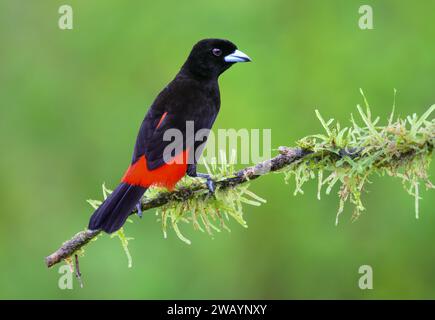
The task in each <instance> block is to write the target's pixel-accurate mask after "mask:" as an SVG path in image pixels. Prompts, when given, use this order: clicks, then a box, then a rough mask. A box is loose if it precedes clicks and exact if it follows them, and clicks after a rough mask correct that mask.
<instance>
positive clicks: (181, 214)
mask: <svg viewBox="0 0 435 320" xmlns="http://www.w3.org/2000/svg"><path fill="white" fill-rule="evenodd" d="M361 93H362V96H363V98H364V104H365V108H364V109H363V108H362V107H361V106H357V110H358V113H359V118H360V120H359V121H356V120H355V118H354V117H353V115H352V116H351V122H350V126H348V127H341V126H340V124H339V123H338V122H335V121H334V120H333V119H330V120H327V121H326V120H324V118H323V117H322V116H321V115H320V113H319V112H318V111H317V110H316V115H317V117H318V119H319V121H320V122H321V124H322V126H323V128H324V130H325V133H323V134H315V135H310V136H307V137H305V138H302V139H300V140H299V141H297V143H296V144H297V147H295V148H289V147H280V148H279V149H278V151H279V154H278V155H277V156H275V157H274V158H271V159H269V160H266V161H263V162H261V163H258V164H256V165H254V166H251V167H246V168H244V169H242V170H239V171H235V170H234V166H233V165H231V163H232V162H231V161H230V162H229V163H227V162H226V161H222V160H224V157H222V156H221V164H220V165H210V167H208V166H207V170H208V171H209V173H210V174H212V175H213V177H214V179H215V180H216V181H217V182H216V185H217V190H216V193H215V195H214V196H212V195H210V194H209V193H208V189H207V186H206V185H205V183H204V182H203V181H201V180H200V179H197V178H189V177H186V178H184V179H182V181H180V182H179V184H178V185H177V188H176V189H175V190H174V191H166V190H163V189H160V188H151V189H149V190H148V191H147V193H146V194H145V196H144V198H143V199H142V211H146V210H149V209H152V208H158V209H157V211H156V214H157V215H158V217H159V220H160V223H161V225H162V229H163V233H164V235H165V237H166V235H167V231H168V228H169V227H171V228H172V229H173V230H174V231H175V233H176V234H177V235H178V237H179V238H180V239H181V240H183V241H184V242H186V243H190V240H188V239H187V238H186V237H185V236H184V235H183V234H182V233H181V230H180V228H179V223H180V222H187V223H191V224H192V225H193V227H194V229H197V230H201V231H205V232H207V233H209V234H212V233H213V232H219V231H221V230H223V229H225V230H228V229H229V228H228V226H227V224H226V223H227V221H228V220H229V218H230V217H232V218H233V219H234V220H236V221H237V222H238V223H239V224H240V225H242V226H244V227H246V222H245V219H244V216H243V205H244V204H250V205H260V204H262V203H264V202H265V200H264V199H262V198H261V197H259V196H257V195H256V194H254V193H253V192H252V191H250V190H249V183H248V182H250V181H252V180H255V179H257V178H259V177H261V176H264V175H266V174H268V173H270V172H278V173H283V174H284V177H285V181H286V182H288V181H289V180H290V179H291V178H294V180H295V186H296V187H295V194H298V193H303V191H302V187H303V185H304V184H305V183H306V182H307V181H309V180H312V179H317V180H318V194H317V197H318V198H319V199H320V198H321V193H322V190H323V189H325V193H326V194H329V193H330V192H331V191H332V190H333V188H334V186H336V185H339V187H338V197H339V205H338V211H337V215H336V223H338V221H339V219H338V218H339V216H340V215H341V214H342V212H343V211H344V205H345V203H346V202H350V203H351V204H353V205H354V212H353V215H352V218H353V219H356V218H357V217H359V216H360V214H361V212H362V211H364V205H363V202H362V195H363V192H364V191H365V187H366V185H367V183H368V182H369V178H370V177H371V176H372V175H374V174H377V175H381V176H382V175H389V176H393V177H397V178H399V179H401V181H402V183H403V185H404V187H405V189H406V191H407V192H408V193H409V194H411V195H412V196H413V197H414V198H415V214H416V217H417V218H418V216H419V206H418V204H419V200H420V187H421V184H423V185H424V186H426V188H434V186H433V184H432V183H431V182H430V181H429V178H428V168H429V164H430V161H431V157H432V151H433V147H434V142H435V141H434V140H435V119H432V120H430V119H429V117H430V115H431V113H432V112H433V111H434V110H435V105H433V106H432V107H430V108H429V109H428V110H427V111H426V112H425V113H424V114H423V115H422V116H420V117H418V116H417V115H416V114H413V115H411V116H408V117H406V118H404V119H401V118H395V115H394V108H395V106H394V104H393V111H392V113H391V115H390V117H389V118H388V120H387V122H386V124H385V125H380V119H379V117H377V118H373V117H372V114H371V110H370V107H369V104H368V102H367V99H366V98H365V96H364V94H363V92H362V91H361ZM108 192H110V190H107V189H106V188H105V187H103V194H104V198H105V197H106V196H107V194H108ZM90 203H91V204H92V205H93V206H94V207H96V206H98V205H99V204H100V203H101V202H99V201H96V200H91V201H90ZM133 213H134V212H132V214H133ZM98 234H100V231H99V230H96V231H90V230H85V231H82V232H79V233H78V234H76V235H75V236H74V237H73V238H72V239H70V240H68V241H66V242H65V243H64V244H63V245H62V246H61V247H60V248H59V249H58V250H57V251H55V252H54V253H53V254H51V255H50V256H48V257H46V260H45V261H46V264H47V266H48V267H51V266H53V265H55V264H56V263H59V262H61V261H62V260H68V258H69V257H71V256H72V255H73V254H74V253H76V252H77V251H79V250H81V249H82V248H83V246H84V245H86V244H87V243H88V242H89V241H90V240H92V239H95V238H96V237H97V236H98ZM116 235H117V236H118V237H119V239H120V240H121V243H122V246H123V248H124V250H125V251H126V253H127V256H128V260H129V266H131V256H130V255H129V252H128V247H127V245H128V240H129V239H130V238H128V237H126V236H125V234H124V231H123V230H122V229H121V230H120V231H119V232H118V233H117V234H116Z"/></svg>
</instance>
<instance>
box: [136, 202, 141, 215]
mask: <svg viewBox="0 0 435 320" xmlns="http://www.w3.org/2000/svg"><path fill="white" fill-rule="evenodd" d="M136 209H137V213H136V214H137V216H138V217H139V218H142V201H141V200H139V202H138V203H137V205H136Z"/></svg>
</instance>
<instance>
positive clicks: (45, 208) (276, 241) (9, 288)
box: [0, 0, 435, 299]
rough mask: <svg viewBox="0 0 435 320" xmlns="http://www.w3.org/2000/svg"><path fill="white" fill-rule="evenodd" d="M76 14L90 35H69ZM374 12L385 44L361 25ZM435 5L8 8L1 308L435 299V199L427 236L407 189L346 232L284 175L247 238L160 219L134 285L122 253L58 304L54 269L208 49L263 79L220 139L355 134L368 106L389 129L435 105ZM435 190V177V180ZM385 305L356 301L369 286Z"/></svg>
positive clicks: (397, 188) (224, 121) (231, 109)
mask: <svg viewBox="0 0 435 320" xmlns="http://www.w3.org/2000/svg"><path fill="white" fill-rule="evenodd" d="M62 4H70V5H72V7H73V10H74V29H73V30H65V31H64V30H60V29H59V28H58V18H59V16H60V15H59V14H58V12H57V11H58V8H59V6H60V5H62ZM362 4H370V5H372V6H373V9H374V25H375V29H374V30H369V31H362V30H360V29H359V28H358V19H359V14H358V8H359V6H360V5H362ZM434 12H435V2H433V1H400V2H399V1H393V0H389V1H387V0H383V1H348V0H336V1H324V0H317V1H304V2H302V1H276V0H274V1H252V0H249V1H248V0H245V1H236V0H230V1H227V0H220V1H200V0H198V1H114V0H111V1H109V0H94V1H84V0H69V1H24V0H1V1H0V39H1V47H0V99H1V100H0V101H1V102H0V105H1V111H0V112H1V113H0V124H1V125H0V137H1V138H0V141H1V150H2V155H1V157H0V177H1V178H0V197H1V200H0V214H1V215H0V298H6V299H10V298H25V299H28V298H42V299H52V298H60V299H71V298H79V299H84V298H121V299H152V298H163V299H172V298H173V299H175V298H186V299H190V298H197V299H205V298H228V299H232V298H258V299H262V298H279V299H290V298H298V299H300V298H315V299H317V298H346V299H350V298H356V299H368V298H426V299H427V298H430V299H431V298H434V297H435V275H434V266H435V252H434V250H433V249H432V244H433V242H434V241H435V233H434V230H435V216H434V209H433V208H434V205H435V200H434V194H433V191H432V193H431V192H423V194H422V196H423V200H422V202H421V218H420V220H416V219H415V217H414V200H413V198H412V197H410V196H408V195H407V194H406V193H405V191H404V190H403V188H402V186H401V183H400V181H398V180H394V179H392V178H389V177H384V178H377V177H374V178H373V179H372V180H373V184H372V185H370V186H369V187H368V192H367V193H366V194H365V195H364V200H365V204H366V208H367V211H366V212H365V213H364V214H363V215H362V216H361V218H360V219H359V220H358V221H356V222H355V223H351V221H350V217H351V212H352V209H351V207H349V206H347V207H346V209H347V210H346V211H345V213H344V214H343V216H342V219H341V224H340V225H339V226H338V227H335V226H334V219H335V212H336V209H337V205H338V200H337V196H336V195H335V191H336V190H335V191H334V192H333V194H332V195H330V196H324V197H323V199H322V200H321V201H318V200H316V184H315V183H314V182H311V183H309V184H307V186H306V187H305V195H304V196H297V197H294V196H293V195H292V192H293V187H294V185H289V186H288V185H285V184H284V183H283V178H282V176H281V175H270V176H267V177H265V178H263V179H261V181H260V180H258V181H255V182H253V183H252V185H251V188H252V190H253V191H254V192H256V193H257V194H259V195H260V196H262V197H264V198H266V199H267V200H268V202H267V204H265V205H263V206H261V207H259V208H256V207H246V208H245V216H246V219H247V221H248V224H249V228H248V229H247V230H245V229H243V228H242V227H240V226H239V225H238V224H237V223H235V222H232V223H231V225H230V226H231V229H232V232H231V233H227V232H222V233H219V234H216V235H215V237H214V238H211V237H209V236H207V235H206V234H203V233H201V232H195V231H193V230H192V227H191V226H190V225H185V226H183V229H182V230H183V232H184V234H186V235H187V236H188V237H189V238H190V239H191V240H192V242H193V243H192V245H191V246H188V245H186V244H184V243H183V242H181V241H180V240H179V239H178V238H177V237H176V235H175V234H174V233H173V232H172V231H171V232H169V237H168V239H164V238H163V236H162V232H161V227H160V224H159V223H158V222H157V218H156V216H155V215H154V212H148V213H146V214H145V215H144V217H143V219H142V220H141V221H139V219H136V218H135V219H134V220H135V223H134V224H129V225H128V227H127V230H126V231H127V234H128V235H129V236H132V237H134V238H135V240H134V241H132V242H131V244H130V250H131V253H132V255H133V268H132V269H128V268H127V260H126V257H125V255H124V253H123V251H122V248H121V246H120V245H119V242H118V241H117V240H116V239H110V238H109V237H107V236H104V237H102V238H100V239H99V240H98V241H97V242H95V243H92V245H90V246H88V247H87V248H86V255H85V257H84V258H83V259H81V269H82V273H83V280H84V282H85V287H84V288H83V289H80V288H79V286H78V285H77V283H75V287H74V290H60V289H59V288H58V285H57V283H58V278H59V274H58V266H56V267H54V268H53V269H50V270H48V269H47V268H46V267H45V265H44V262H43V257H44V256H45V255H47V254H49V253H51V252H52V251H53V250H54V249H56V248H57V247H58V246H59V245H60V244H61V243H62V241H64V240H66V239H68V238H69V237H70V236H72V235H73V234H74V233H75V232H77V231H79V230H81V229H83V228H84V227H85V226H86V225H87V222H88V218H89V216H90V214H91V213H92V210H91V208H90V206H89V205H88V204H87V203H86V202H85V200H86V199H89V198H94V199H95V198H101V187H100V186H101V183H102V182H103V181H105V182H106V183H107V184H108V186H109V187H114V186H115V185H116V183H117V182H118V181H119V179H120V176H121V175H122V173H123V172H124V170H125V168H126V166H127V165H128V163H129V161H130V156H131V152H132V148H133V143H134V141H135V138H136V133H137V130H138V127H139V125H140V122H141V121H142V119H143V116H144V114H145V112H146V110H147V108H148V107H149V105H150V104H151V102H152V101H153V98H154V97H155V96H156V94H157V93H158V92H159V90H160V89H162V88H163V86H164V85H166V84H167V83H168V82H169V81H170V80H171V79H172V77H173V76H174V75H175V73H176V72H177V71H178V69H179V67H180V66H181V64H182V63H183V62H184V59H185V58H186V56H187V54H188V52H189V50H190V49H191V47H192V45H193V44H194V43H195V42H196V41H197V40H199V39H202V38H206V37H221V38H228V39H231V40H232V41H234V42H235V43H236V44H237V45H238V46H239V48H240V49H241V50H243V51H244V52H246V53H247V54H249V55H250V56H251V57H252V58H253V60H254V62H253V63H251V64H244V65H236V66H235V67H233V68H232V69H231V70H230V71H229V72H227V73H225V75H224V76H223V77H221V80H220V85H221V92H222V108H221V113H220V115H219V118H218V120H217V122H216V124H215V129H217V128H271V129H272V145H273V146H274V147H277V146H279V145H292V144H294V141H295V140H297V139H298V138H300V137H303V136H305V135H308V134H312V133H317V132H320V131H321V127H320V125H319V123H318V121H317V119H316V117H315V115H314V109H315V108H318V109H320V111H321V113H322V114H323V115H324V116H325V117H334V118H335V119H338V120H339V121H340V122H342V123H343V124H344V123H347V121H348V120H349V117H350V113H351V112H355V110H356V108H355V106H356V104H357V103H360V102H361V97H360V95H359V92H358V88H360V87H361V88H364V90H365V92H366V95H367V96H368V99H369V101H370V103H371V105H372V111H373V113H375V114H376V115H380V116H382V117H383V118H384V119H385V118H386V117H387V115H388V114H389V112H390V110H391V105H392V99H393V88H397V89H398V97H397V101H398V103H397V110H398V112H399V113H400V114H402V115H406V114H411V113H413V112H416V113H418V114H421V113H422V112H423V111H425V110H426V109H427V108H428V107H429V106H430V105H431V104H433V103H435V92H434V74H435V62H434V58H433V57H434V52H435V42H434V38H435V28H433V21H434ZM431 173H432V175H433V173H434V169H433V168H432V169H431ZM363 264H368V265H371V266H372V267H373V270H374V289H373V290H365V291H363V290H360V289H359V288H358V279H359V276H360V275H359V274H358V268H359V266H361V265H363Z"/></svg>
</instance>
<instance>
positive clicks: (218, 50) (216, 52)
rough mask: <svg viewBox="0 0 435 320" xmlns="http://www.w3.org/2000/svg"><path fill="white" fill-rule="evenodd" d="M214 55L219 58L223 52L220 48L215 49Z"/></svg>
mask: <svg viewBox="0 0 435 320" xmlns="http://www.w3.org/2000/svg"><path fill="white" fill-rule="evenodd" d="M211 52H212V53H213V55H215V56H216V57H219V56H220V55H221V54H222V50H221V49H218V48H214V49H213V50H212V51H211Z"/></svg>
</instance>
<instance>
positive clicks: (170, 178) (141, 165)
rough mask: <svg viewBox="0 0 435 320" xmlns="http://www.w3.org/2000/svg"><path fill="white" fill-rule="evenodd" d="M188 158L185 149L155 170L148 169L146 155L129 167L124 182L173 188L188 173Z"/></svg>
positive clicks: (142, 185)
mask: <svg viewBox="0 0 435 320" xmlns="http://www.w3.org/2000/svg"><path fill="white" fill-rule="evenodd" d="M162 118H163V117H162ZM161 121H162V120H160V122H161ZM187 159H188V151H187V150H184V151H183V152H182V153H180V154H178V155H176V156H175V157H173V158H172V160H171V161H170V162H169V163H166V164H164V165H163V166H161V167H159V168H156V169H154V170H148V166H147V160H146V158H145V156H142V157H140V158H139V160H137V161H136V162H135V163H133V164H132V165H130V167H128V170H127V172H126V173H125V174H124V177H123V178H122V182H125V183H128V184H131V185H134V186H141V187H145V188H147V187H150V186H160V187H165V188H168V189H169V190H172V189H174V187H175V185H176V184H177V182H178V181H179V180H180V179H181V178H183V177H184V175H185V174H186V171H187Z"/></svg>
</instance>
